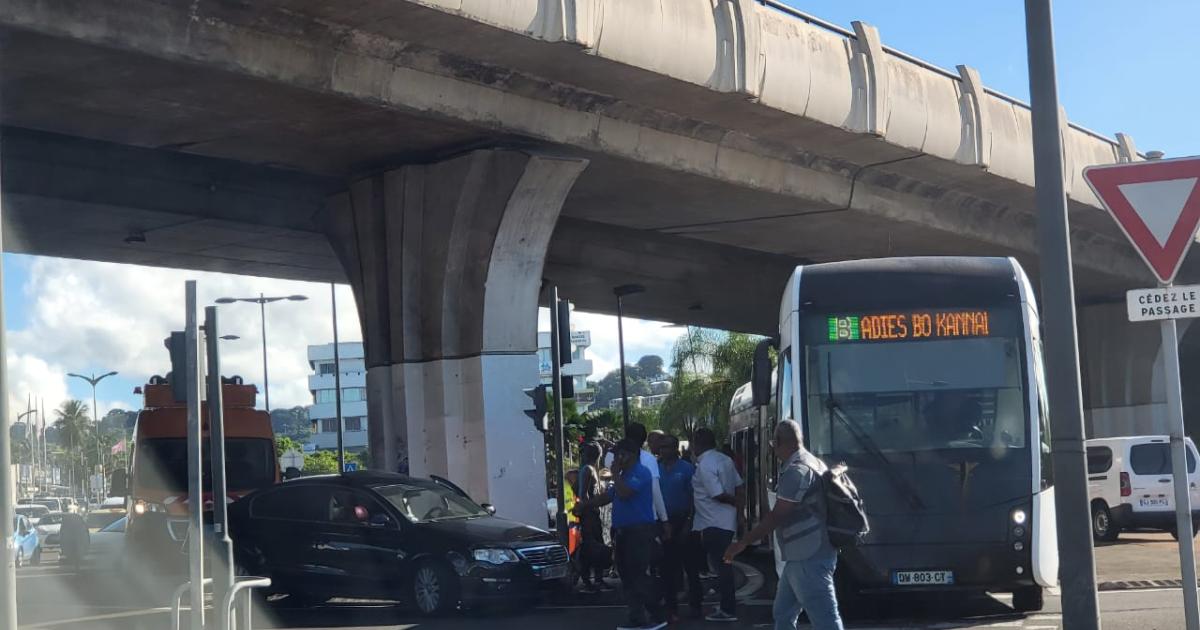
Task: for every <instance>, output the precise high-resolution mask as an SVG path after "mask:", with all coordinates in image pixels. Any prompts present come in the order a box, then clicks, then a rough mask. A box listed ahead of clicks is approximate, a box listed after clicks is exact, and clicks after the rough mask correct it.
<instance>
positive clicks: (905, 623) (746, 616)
mask: <svg viewBox="0 0 1200 630" xmlns="http://www.w3.org/2000/svg"><path fill="white" fill-rule="evenodd" d="M1161 538H1162V537H1161V536H1149V537H1147V536H1138V535H1134V536H1131V537H1129V539H1128V541H1127V542H1124V543H1123V544H1118V545H1113V546H1108V547H1104V548H1100V549H1098V550H1097V564H1098V566H1099V567H1100V568H1101V576H1100V578H1101V582H1105V581H1107V582H1110V583H1111V582H1113V581H1114V580H1116V579H1117V578H1119V577H1121V576H1128V577H1139V578H1156V579H1165V578H1169V577H1171V576H1169V575H1168V573H1170V572H1171V570H1172V569H1171V568H1169V567H1170V563H1169V562H1168V560H1169V559H1170V558H1171V557H1173V556H1172V554H1174V553H1175V547H1174V544H1173V543H1174V541H1172V540H1171V539H1170V537H1169V536H1167V537H1165V540H1163V539H1161ZM1175 557H1177V556H1175ZM108 564H109V560H107V559H103V558H97V559H93V560H92V561H90V562H89V563H87V564H85V566H84V567H83V569H82V571H80V572H79V573H75V572H74V571H72V570H71V569H69V568H66V567H61V566H59V565H58V564H57V558H56V556H55V555H54V554H46V555H45V559H44V562H43V564H42V566H39V567H27V568H24V569H22V570H21V571H20V572H19V573H18V576H17V586H18V592H17V596H18V606H19V610H18V613H19V615H20V619H21V625H22V627H29V628H63V629H70V630H82V629H88V630H91V629H96V630H105V629H113V630H116V629H121V630H141V629H143V628H144V629H147V630H149V629H151V628H153V629H155V630H158V629H161V628H165V627H168V624H169V621H168V606H169V602H168V599H169V595H170V592H171V590H172V589H173V588H174V586H175V585H176V584H177V582H178V579H162V578H155V577H150V576H138V575H132V576H128V575H127V576H124V577H121V578H118V577H117V576H116V574H115V573H114V572H113V571H112V570H111V569H110V568H109V566H108ZM1174 566H1178V563H1177V561H1176V563H1175V564H1174ZM1174 575H1175V576H1177V575H1178V573H1175V574H1174ZM769 596H770V593H758V594H757V595H752V596H751V597H750V598H749V599H748V600H747V601H745V602H743V605H742V607H741V609H740V616H741V618H742V620H741V622H740V623H738V624H727V625H728V627H730V628H769V627H770V614H771V609H770V601H769ZM1008 602H1009V599H1008V596H1006V595H1001V596H998V597H977V598H971V599H964V598H962V597H957V596H956V597H941V598H917V597H905V598H903V599H888V600H877V601H875V602H874V606H873V608H874V609H873V610H871V611H844V612H850V613H851V614H850V615H849V617H850V623H849V624H848V626H847V627H849V628H872V629H884V628H964V629H965V628H1028V629H1048V628H1058V627H1061V626H1062V618H1061V615H1060V613H1059V611H1060V601H1059V598H1058V597H1057V595H1056V594H1051V595H1050V596H1049V597H1047V602H1046V610H1045V611H1043V612H1042V613H1039V614H1034V615H1028V616H1025V615H1019V614H1016V613H1014V612H1013V611H1012V609H1011V608H1009V606H1008ZM1100 602H1101V609H1102V614H1103V621H1104V627H1105V628H1106V629H1109V630H1112V629H1116V630H1156V629H1163V630H1167V629H1174V628H1180V627H1182V625H1183V624H1182V617H1183V610H1182V597H1181V592H1180V590H1179V589H1177V588H1153V589H1137V590H1116V591H1104V592H1102V593H1101V594H1100ZM854 613H857V614H854ZM622 618H623V609H622V608H621V607H619V606H588V607H562V606H544V607H540V608H537V609H534V610H527V611H520V612H514V611H497V610H492V611H484V612H472V613H464V614H460V615H455V616H451V617H447V618H443V619H435V620H426V619H422V618H420V617H418V616H416V615H414V614H413V613H412V612H411V611H409V610H407V609H405V608H404V607H401V606H396V605H388V604H369V603H358V604H340V605H325V606H322V607H319V608H315V609H314V608H309V609H294V608H289V607H287V606H286V600H284V601H283V602H279V603H278V604H277V605H275V606H271V607H269V608H263V609H260V610H259V611H258V615H256V623H255V626H256V627H260V628H267V627H270V628H380V627H386V628H399V629H401V630H408V629H415V630H473V629H477V628H478V629H483V628H487V629H488V630H492V629H495V630H507V629H513V630H515V629H518V628H520V629H526V628H570V629H571V630H592V629H597V630H599V629H610V628H613V627H615V626H616V624H617V623H618V622H619V621H621V620H622ZM711 626H712V624H706V623H705V622H703V621H686V620H685V621H684V622H681V623H680V624H678V625H677V626H676V627H677V628H681V629H684V630H688V629H692V628H703V627H711Z"/></svg>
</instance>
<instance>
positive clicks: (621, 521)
mask: <svg viewBox="0 0 1200 630" xmlns="http://www.w3.org/2000/svg"><path fill="white" fill-rule="evenodd" d="M640 450H641V444H640V443H639V442H634V441H632V440H628V439H625V440H621V441H620V442H618V443H617V445H616V447H615V448H614V449H613V454H614V457H613V462H612V468H611V469H612V473H613V485H612V488H611V489H610V490H609V492H608V494H605V495H600V496H598V497H596V498H594V499H592V500H590V501H585V502H581V503H580V505H579V506H577V508H576V509H587V508H589V507H594V506H599V505H605V504H608V503H612V506H613V514H612V526H613V538H614V543H615V546H616V555H617V568H618V571H620V573H621V586H622V589H623V590H624V594H625V602H626V604H627V605H628V607H629V618H628V620H627V621H626V622H625V623H624V624H621V625H619V626H617V630H658V629H659V628H665V627H666V626H667V623H666V621H665V618H664V616H663V612H662V606H661V602H660V601H659V600H660V598H659V596H658V593H657V592H656V591H657V589H656V588H655V584H654V579H653V578H652V577H650V561H651V559H652V558H653V557H654V556H655V555H657V554H658V553H659V551H658V545H659V542H658V534H659V525H658V522H657V518H656V517H655V514H654V494H653V492H652V487H653V486H654V477H653V476H651V474H650V471H649V470H648V469H647V468H646V467H645V466H643V465H641V464H640V463H639V462H638V459H639V456H638V451H640Z"/></svg>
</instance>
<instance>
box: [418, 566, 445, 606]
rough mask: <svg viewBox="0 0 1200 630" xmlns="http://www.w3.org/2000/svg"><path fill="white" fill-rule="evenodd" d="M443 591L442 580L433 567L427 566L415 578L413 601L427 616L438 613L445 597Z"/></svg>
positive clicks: (420, 569) (419, 570)
mask: <svg viewBox="0 0 1200 630" xmlns="http://www.w3.org/2000/svg"><path fill="white" fill-rule="evenodd" d="M442 590H443V585H442V583H441V579H439V576H438V574H437V571H436V570H434V568H433V567H432V566H430V565H425V566H422V567H421V568H419V569H417V574H416V575H414V576H413V599H415V600H416V604H417V608H418V609H419V610H420V611H421V612H423V613H425V614H427V615H428V614H433V613H435V612H438V610H439V609H440V608H441V606H442V597H443V596H444V594H443V592H442Z"/></svg>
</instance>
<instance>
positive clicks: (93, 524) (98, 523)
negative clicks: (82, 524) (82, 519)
mask: <svg viewBox="0 0 1200 630" xmlns="http://www.w3.org/2000/svg"><path fill="white" fill-rule="evenodd" d="M122 518H125V517H124V516H123V515H122V514H121V513H120V512H92V513H90V514H88V515H87V518H86V522H87V526H88V529H98V528H101V527H107V526H109V525H111V524H112V523H114V522H116V521H118V520H121V519H122Z"/></svg>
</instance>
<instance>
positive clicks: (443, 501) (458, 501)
mask: <svg viewBox="0 0 1200 630" xmlns="http://www.w3.org/2000/svg"><path fill="white" fill-rule="evenodd" d="M375 491H376V492H378V493H379V494H380V495H382V496H383V498H385V499H387V501H388V502H389V503H391V504H392V505H394V506H395V507H396V509H397V510H399V511H400V513H401V514H403V515H404V517H405V518H407V519H408V520H410V521H412V522H414V523H430V522H434V521H446V520H451V519H460V518H476V517H480V516H488V512H487V510H485V509H483V508H482V507H480V506H479V505H477V504H476V503H475V502H474V501H472V500H470V499H468V498H466V497H464V496H462V495H461V494H458V493H456V492H451V491H450V490H447V489H444V488H441V487H437V486H424V485H420V486H418V485H409V484H395V485H390V486H377V487H376V488H375Z"/></svg>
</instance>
